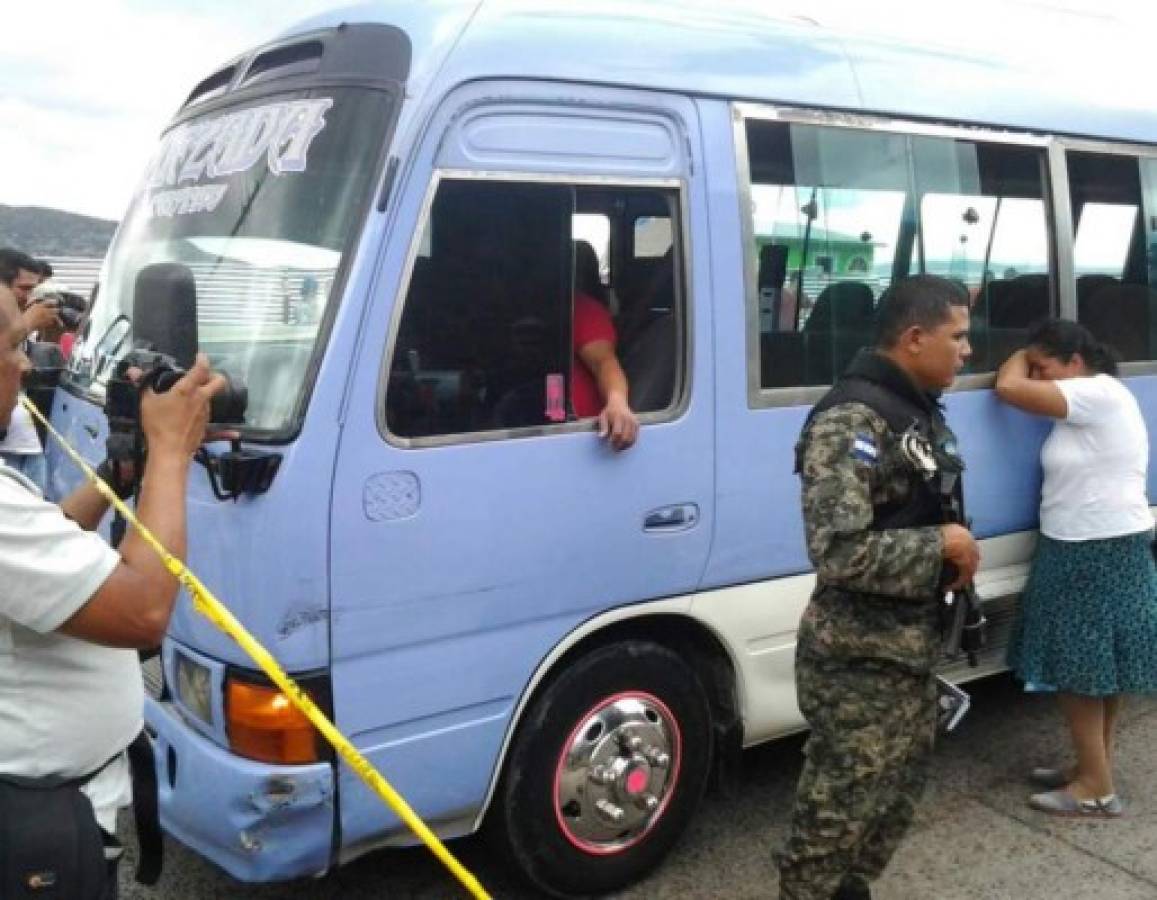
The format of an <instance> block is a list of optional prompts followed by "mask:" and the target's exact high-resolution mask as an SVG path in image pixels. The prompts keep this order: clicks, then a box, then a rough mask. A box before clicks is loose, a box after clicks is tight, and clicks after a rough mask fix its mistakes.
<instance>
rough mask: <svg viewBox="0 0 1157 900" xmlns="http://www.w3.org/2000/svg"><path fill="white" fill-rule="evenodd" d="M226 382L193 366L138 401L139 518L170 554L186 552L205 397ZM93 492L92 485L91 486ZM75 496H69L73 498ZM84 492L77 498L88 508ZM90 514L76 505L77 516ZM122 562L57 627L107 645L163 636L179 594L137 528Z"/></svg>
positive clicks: (144, 642) (202, 363) (201, 360)
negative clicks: (142, 446)
mask: <svg viewBox="0 0 1157 900" xmlns="http://www.w3.org/2000/svg"><path fill="white" fill-rule="evenodd" d="M224 385H225V380H224V378H223V377H222V376H220V375H213V374H212V373H211V372H210V371H209V364H208V361H207V360H206V358H205V357H204V356H203V355H199V356H198V358H197V363H196V365H194V366H193V368H192V369H190V370H189V372H188V374H186V375H185V377H184V378H182V379H181V380H180V381H178V382H177V383H176V384H175V385H174V386H173V388H172V389H171V390H169V391H168V392H167V393H164V394H154V393H153V392H152V391H147V392H146V393H145V395H144V397H143V398H142V402H141V418H142V425H143V427H144V430H145V439H146V441H147V444H148V453H149V459H148V465H147V466H146V467H145V474H144V479H143V481H142V483H141V494H140V499H139V501H138V502H137V516H138V517H139V518H140V520H141V522H143V523H144V524H145V525H146V526H147V527H148V528H149V530H150V531H152V532H153V534H154V535H155V536H156V537H157V539H158V540H159V541H160V542H161V544H163V545H164V546H165V547H166V548H167V549H168V550H169V552H170V553H172V554H174V555H175V556H177V557H180V558H183V557H184V556H185V539H186V530H185V486H186V481H187V477H188V471H189V464H190V460H191V459H192V455H193V453H194V452H195V451H196V449H197V448H198V447H199V446H200V445H201V442H202V441H203V440H204V437H205V426H206V424H207V423H208V418H209V400H210V399H211V398H212V396H213V395H214V394H215V393H217V392H218V391H219V390H221V388H222V387H224ZM93 490H94V492H95V489H93ZM71 499H72V498H70V500H71ZM89 499H91V498H89V497H88V495H87V494H84V495H82V496H81V498H80V499H79V500H78V501H77V502H78V503H79V504H80V505H87V501H88V500H89ZM93 512H94V509H93V508H89V509H87V510H81V511H79V512H78V515H80V516H81V517H84V516H86V515H87V514H91V513H93ZM120 556H121V562H120V565H118V566H117V567H116V569H114V570H113V572H112V574H111V575H110V576H109V577H108V579H106V580H105V582H104V584H102V585H101V586H100V588H99V589H98V590H97V591H96V593H95V594H93V596H92V598H91V599H90V600H89V601H88V602H87V603H85V604H84V606H82V607H81V608H80V609H79V610H78V611H77V612H76V613H75V614H73V616H72V617H71V618H69V619H68V620H67V621H66V622H65V623H64V624H63V625H61V627H60V631H61V632H63V633H64V634H67V635H70V636H72V637H76V638H80V639H82V640H86V641H91V642H92V643H96V644H104V645H106V646H110V647H135V648H143V647H155V646H156V645H157V644H159V643H160V642H161V639H162V638H163V637H164V634H165V629H166V628H167V627H168V624H169V616H170V615H171V614H172V611H173V601H174V600H175V598H176V595H177V580H176V578H174V577H173V576H172V575H171V574H170V573H169V571H168V569H166V568H165V565H164V563H163V562H162V561H161V559H160V558H159V557H158V556H157V555H156V553H155V552H154V551H153V550H152V548H150V547H149V546H148V545H147V544H146V543H145V542H144V540H143V539H142V538H141V537H140V535H139V534H137V533H136V532H135V531H131V532H130V533H129V534H127V535H126V536H125V539H124V542H123V543H122V544H121V546H120Z"/></svg>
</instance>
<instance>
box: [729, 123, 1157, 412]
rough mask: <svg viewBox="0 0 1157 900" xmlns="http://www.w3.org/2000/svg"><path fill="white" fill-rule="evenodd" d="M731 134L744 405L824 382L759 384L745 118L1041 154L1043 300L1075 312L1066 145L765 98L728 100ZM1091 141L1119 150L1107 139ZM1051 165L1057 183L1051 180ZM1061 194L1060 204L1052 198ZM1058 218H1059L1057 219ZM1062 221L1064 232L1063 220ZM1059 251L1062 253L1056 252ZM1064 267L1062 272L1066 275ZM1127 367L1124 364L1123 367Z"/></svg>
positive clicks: (969, 382) (792, 399) (967, 382)
mask: <svg viewBox="0 0 1157 900" xmlns="http://www.w3.org/2000/svg"><path fill="white" fill-rule="evenodd" d="M731 111H732V112H731V118H732V136H733V141H734V148H735V167H736V174H737V176H738V184H737V188H738V199H739V227H740V235H741V240H742V242H743V280H744V297H745V299H744V304H745V312H746V315H745V335H744V340H745V346H746V355H747V405H748V408H749V409H767V408H778V407H784V406H805V405H810V404H813V403H815V402H816V401H817V400H819V399H820V397H822V396H823V395H824V394H825V393H826V392H827V391H828V389H829V387H830V385H798V386H795V387H774V388H765V387H763V386H762V384H761V383H760V372H761V360H760V341H759V289H758V285H757V283H756V282H757V278H758V272H757V264H756V262H755V261H754V260H753V258H752V254H751V253H750V252H748V250H749V248H750V247H752V246H754V243H755V227H754V226H755V223H754V218H753V216H752V212H751V210H752V182H751V162H750V155H749V148H748V143H747V123H748V122H749V121H770V122H782V123H785V124H795V125H811V126H815V127H820V128H846V129H851V130H854V131H868V132H884V133H894V134H904V135H908V136H913V137H932V138H947V139H957V140H966V141H972V142H977V143H992V144H1005V145H1011V146H1017V147H1025V148H1029V149H1036V150H1039V151H1041V162H1042V166H1043V169H1044V171H1043V172H1042V176H1043V178H1042V181H1043V183H1044V192H1043V197H1042V198H1041V199H1042V201H1043V202H1044V206H1045V224H1046V227H1048V228H1049V234H1048V245H1049V267H1050V268H1049V290H1050V299H1051V300H1052V301H1054V304H1056V302H1057V301H1059V311H1060V312H1059V314H1060V315H1065V316H1070V317H1071V316H1075V315H1076V282H1075V280H1074V278H1073V277H1072V245H1073V236H1072V218H1071V213H1070V211H1069V208H1068V206H1067V205H1066V204H1067V203H1068V193H1069V192H1068V177H1067V170H1066V169H1065V157H1064V150H1065V149H1069V148H1070V146H1071V145H1070V144H1069V143H1068V142H1063V141H1062V140H1061V139H1060V138H1057V137H1055V136H1052V135H1044V134H1038V133H1034V132H1028V131H1008V130H1002V129H994V128H987V127H982V126H975V127H972V126H962V125H941V124H932V123H928V122H917V121H912V120H905V119H895V118H891V117H888V116H877V115H868V114H863V113H849V112H841V111H834V110H820V109H808V108H803V107H795V106H783V105H777V104H766V103H748V102H735V103H732V104H731ZM1082 143H1087V142H1082ZM1093 143H1097V144H1098V146H1102V147H1103V146H1109V147H1114V146H1116V147H1120V146H1122V145H1114V144H1112V143H1111V142H1106V143H1103V144H1102V143H1100V142H1093ZM1148 149H1149V154H1148V155H1154V156H1157V148H1154V147H1150V148H1148ZM1058 166H1059V168H1060V170H1061V171H1060V173H1059V174H1060V176H1061V177H1060V180H1059V182H1058V171H1057V170H1058ZM1061 196H1063V198H1064V204H1061V203H1059V202H1058V198H1059V197H1061ZM1061 219H1064V220H1065V221H1063V222H1062V221H1060V220H1061ZM1066 223H1067V229H1066V228H1065V225H1066ZM1061 250H1064V252H1061ZM1066 269H1067V274H1066ZM1128 365H1143V366H1150V367H1151V370H1152V371H1157V363H1140V364H1128ZM1124 368H1126V370H1128V367H1127V366H1126V367H1124ZM995 380H996V375H995V373H993V372H982V373H976V374H969V375H962V376H960V377H959V378H957V380H956V383H955V384H954V385H953V387H952V388H951V390H952V391H954V392H959V391H969V390H982V389H986V388H991V387H992V386H993V384H994V382H995Z"/></svg>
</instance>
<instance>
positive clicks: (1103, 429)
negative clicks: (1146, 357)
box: [1040, 375, 1153, 541]
mask: <svg viewBox="0 0 1157 900" xmlns="http://www.w3.org/2000/svg"><path fill="white" fill-rule="evenodd" d="M1053 383H1054V384H1055V385H1056V386H1057V387H1058V388H1059V389H1060V391H1061V393H1062V394H1064V396H1065V401H1066V402H1067V404H1068V415H1067V416H1065V418H1064V419H1058V420H1057V422H1056V423H1055V424H1054V425H1053V430H1052V434H1050V435H1049V437H1048V439H1047V440H1046V441H1045V443H1044V447H1043V448H1041V467H1042V468H1043V470H1044V486H1043V488H1042V491H1041V506H1040V530H1041V534H1044V535H1045V536H1047V537H1050V538H1053V539H1055V540H1060V541H1088V540H1095V539H1100V538H1111V537H1121V536H1122V535H1126V534H1137V533H1138V532H1141V531H1146V530H1147V529H1150V528H1152V527H1153V516H1152V514H1151V513H1150V512H1149V501H1148V499H1147V498H1146V493H1145V491H1146V486H1145V481H1146V471H1147V469H1148V466H1149V436H1148V433H1147V432H1146V430H1145V420H1144V419H1143V418H1142V417H1141V410H1140V408H1139V407H1138V406H1137V400H1136V398H1135V397H1134V396H1133V394H1132V392H1130V390H1129V389H1128V388H1127V387H1125V385H1124V384H1122V383H1121V382H1120V381H1118V380H1117V379H1116V378H1114V377H1112V376H1111V375H1094V376H1090V377H1084V378H1064V379H1060V380H1058V381H1055V382H1053Z"/></svg>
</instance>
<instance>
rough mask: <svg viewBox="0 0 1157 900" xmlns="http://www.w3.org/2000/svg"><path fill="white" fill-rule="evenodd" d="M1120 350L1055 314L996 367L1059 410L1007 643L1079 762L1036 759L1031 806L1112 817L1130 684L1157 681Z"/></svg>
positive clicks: (1149, 563)
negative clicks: (1055, 709) (1116, 758)
mask: <svg viewBox="0 0 1157 900" xmlns="http://www.w3.org/2000/svg"><path fill="white" fill-rule="evenodd" d="M1116 375H1117V359H1116V355H1115V353H1114V351H1113V350H1111V349H1110V348H1109V347H1108V346H1106V345H1105V344H1102V343H1100V342H1099V341H1097V339H1096V338H1095V337H1094V336H1093V335H1092V333H1091V332H1090V331H1089V330H1088V329H1086V328H1085V327H1084V326H1083V325H1079V324H1078V323H1076V322H1071V321H1066V320H1061V319H1053V320H1048V321H1046V322H1043V323H1042V324H1040V325H1038V326H1036V327H1035V328H1034V329H1033V330H1032V331H1031V332H1030V334H1029V338H1028V344H1027V346H1026V347H1025V348H1024V349H1022V350H1018V351H1017V352H1016V353H1014V354H1013V355H1012V356H1011V357H1009V359H1008V360H1007V361H1006V362H1005V363H1004V365H1002V366H1001V368H1000V371H999V372H998V374H997V379H996V393H997V396H998V397H1000V399H1001V400H1003V401H1004V402H1005V403H1008V404H1009V405H1011V406H1015V407H1016V408H1018V409H1021V410H1024V411H1025V412H1029V413H1034V414H1036V415H1041V416H1047V417H1049V418H1051V419H1053V420H1055V421H1054V424H1053V428H1052V433H1051V434H1050V435H1049V437H1048V439H1047V440H1046V441H1045V443H1044V446H1043V447H1042V448H1041V467H1042V469H1043V472H1044V483H1043V486H1042V490H1041V502H1040V542H1039V543H1038V545H1037V550H1036V556H1035V558H1034V560H1033V564H1032V570H1031V572H1030V574H1029V579H1028V584H1027V586H1026V587H1025V591H1024V594H1023V595H1022V598H1021V605H1020V609H1019V612H1018V617H1017V620H1016V623H1015V625H1014V627H1013V633H1012V638H1011V640H1010V643H1009V649H1008V663H1009V667H1010V668H1011V669H1012V670H1013V672H1015V673H1016V675H1017V676H1018V677H1019V678H1021V679H1022V680H1023V681H1024V682H1025V687H1026V689H1027V690H1029V691H1049V692H1055V693H1056V694H1057V698H1058V700H1059V702H1060V708H1061V712H1062V714H1063V715H1064V718H1065V720H1066V723H1067V724H1068V728H1069V733H1070V736H1071V739H1072V745H1073V751H1074V754H1075V756H1076V764H1075V765H1073V766H1069V767H1067V768H1065V767H1058V768H1037V769H1034V770H1033V771H1032V772H1031V776H1030V777H1031V779H1032V781H1034V782H1035V783H1036V784H1037V785H1038V786H1040V787H1043V788H1046V789H1047V790H1045V791H1043V792H1042V793H1037V794H1034V795H1033V796H1032V797H1031V798H1030V800H1029V805H1030V806H1032V807H1033V808H1035V809H1037V810H1040V811H1041V812H1045V813H1050V814H1052V815H1060V816H1084V817H1092V818H1114V817H1117V816H1120V815H1121V813H1122V804H1121V800H1120V798H1119V797H1118V796H1117V793H1116V789H1115V787H1114V784H1113V750H1114V746H1115V736H1116V725H1117V719H1118V716H1119V714H1120V711H1121V702H1122V696H1123V695H1124V694H1140V693H1153V692H1157V569H1155V568H1154V562H1153V555H1152V553H1151V549H1150V543H1151V541H1152V532H1153V517H1152V514H1151V513H1150V512H1149V502H1148V499H1147V497H1146V490H1145V486H1146V472H1147V468H1148V461H1149V437H1148V434H1147V432H1146V429H1145V421H1144V419H1143V418H1142V416H1141V411H1140V409H1139V408H1138V405H1137V400H1136V399H1135V398H1134V396H1133V394H1132V393H1131V392H1130V391H1129V389H1128V388H1127V387H1126V386H1125V385H1124V384H1122V383H1121V382H1120V381H1119V380H1118V379H1117V377H1116Z"/></svg>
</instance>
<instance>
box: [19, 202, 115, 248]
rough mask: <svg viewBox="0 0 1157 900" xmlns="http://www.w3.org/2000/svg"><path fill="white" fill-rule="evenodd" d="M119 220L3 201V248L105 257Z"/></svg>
mask: <svg viewBox="0 0 1157 900" xmlns="http://www.w3.org/2000/svg"><path fill="white" fill-rule="evenodd" d="M116 227H117V223H116V222H110V221H109V220H108V219H96V218H93V217H92V216H82V215H79V214H78V213H70V212H64V211H63V210H59V209H45V208H43V207H40V206H4V205H3V204H0V247H18V248H19V249H21V250H23V251H24V252H25V253H31V254H32V255H33V256H37V257H40V256H88V257H102V256H104V252H105V250H107V249H108V245H109V241H111V240H112V236H113V232H115V231H116Z"/></svg>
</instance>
